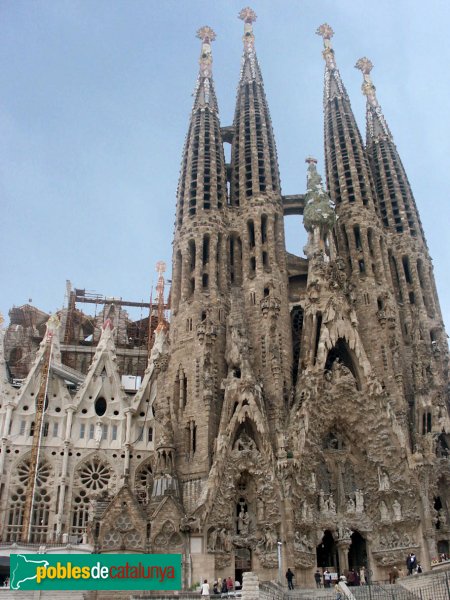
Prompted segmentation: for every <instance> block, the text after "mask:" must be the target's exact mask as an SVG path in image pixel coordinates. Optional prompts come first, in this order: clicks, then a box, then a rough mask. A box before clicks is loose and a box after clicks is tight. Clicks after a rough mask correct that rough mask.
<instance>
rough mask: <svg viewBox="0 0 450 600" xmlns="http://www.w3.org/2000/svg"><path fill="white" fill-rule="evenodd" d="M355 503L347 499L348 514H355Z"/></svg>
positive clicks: (351, 499)
mask: <svg viewBox="0 0 450 600" xmlns="http://www.w3.org/2000/svg"><path fill="white" fill-rule="evenodd" d="M355 508H356V506H355V501H354V500H353V498H349V499H348V500H347V512H348V513H354V512H355Z"/></svg>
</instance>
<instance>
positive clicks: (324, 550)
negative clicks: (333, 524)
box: [316, 529, 339, 572]
mask: <svg viewBox="0 0 450 600" xmlns="http://www.w3.org/2000/svg"><path fill="white" fill-rule="evenodd" d="M316 554H317V566H318V567H320V568H322V569H325V567H328V568H329V569H330V568H331V567H333V571H336V572H338V571H339V557H338V551H337V546H336V543H335V541H334V537H333V534H332V533H331V531H330V530H329V529H327V530H326V531H324V533H323V537H322V540H321V542H320V544H319V545H318V546H317V548H316Z"/></svg>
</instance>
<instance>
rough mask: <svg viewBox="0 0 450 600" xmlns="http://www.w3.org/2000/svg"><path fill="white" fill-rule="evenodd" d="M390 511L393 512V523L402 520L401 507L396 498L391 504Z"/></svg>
mask: <svg viewBox="0 0 450 600" xmlns="http://www.w3.org/2000/svg"><path fill="white" fill-rule="evenodd" d="M392 510H393V512H394V521H401V520H402V505H401V504H400V502H399V501H398V500H397V498H396V499H395V500H394V502H393V503H392Z"/></svg>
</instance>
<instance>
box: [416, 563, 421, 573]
mask: <svg viewBox="0 0 450 600" xmlns="http://www.w3.org/2000/svg"><path fill="white" fill-rule="evenodd" d="M416 573H417V574H420V573H422V567H421V566H420V564H417V569H416Z"/></svg>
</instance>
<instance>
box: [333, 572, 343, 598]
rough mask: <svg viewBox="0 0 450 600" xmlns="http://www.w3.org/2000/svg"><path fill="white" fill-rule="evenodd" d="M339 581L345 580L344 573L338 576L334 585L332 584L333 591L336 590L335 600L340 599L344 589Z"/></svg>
mask: <svg viewBox="0 0 450 600" xmlns="http://www.w3.org/2000/svg"><path fill="white" fill-rule="evenodd" d="M341 581H342V582H345V577H344V575H341V577H339V581H337V582H336V584H335V586H334V591H335V592H336V598H335V600H342V599H343V598H344V590H343V588H342V587H341Z"/></svg>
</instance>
